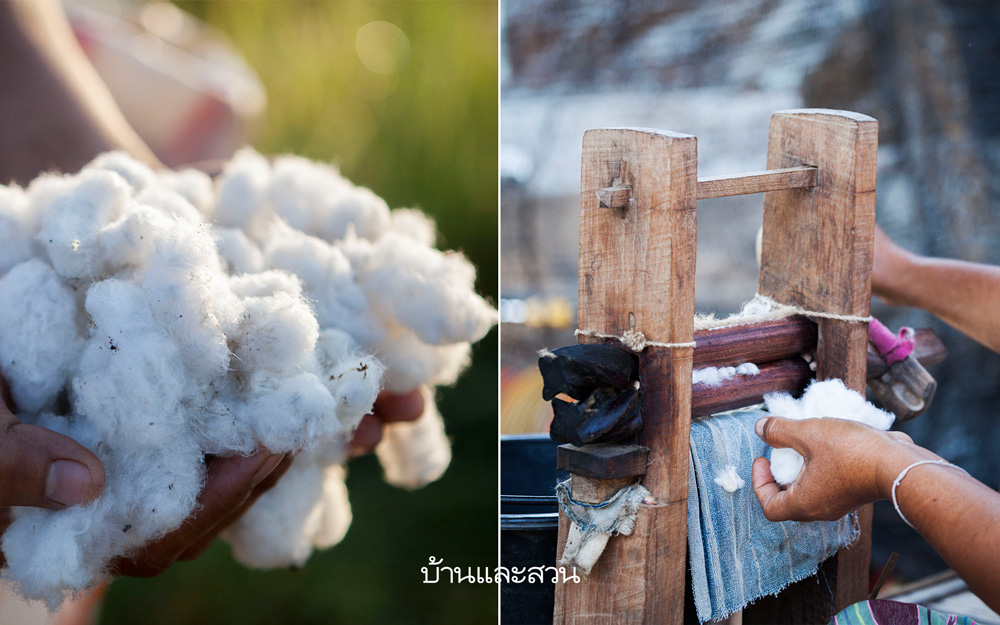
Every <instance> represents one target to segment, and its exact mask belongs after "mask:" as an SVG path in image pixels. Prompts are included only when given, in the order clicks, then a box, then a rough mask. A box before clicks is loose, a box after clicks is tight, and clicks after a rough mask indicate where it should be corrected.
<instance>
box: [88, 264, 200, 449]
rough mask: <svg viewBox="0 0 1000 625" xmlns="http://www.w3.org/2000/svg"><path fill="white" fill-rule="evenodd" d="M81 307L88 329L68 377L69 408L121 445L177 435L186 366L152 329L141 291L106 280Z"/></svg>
mask: <svg viewBox="0 0 1000 625" xmlns="http://www.w3.org/2000/svg"><path fill="white" fill-rule="evenodd" d="M86 308H87V312H88V314H89V315H90V318H91V319H92V320H93V324H94V327H93V328H92V329H91V336H90V339H88V340H87V342H86V346H85V347H84V350H83V355H82V357H81V359H80V364H79V371H80V372H81V373H80V374H79V375H77V377H76V378H74V380H73V398H72V400H73V408H74V411H75V412H76V413H77V414H80V415H83V416H86V417H87V418H88V420H89V421H90V422H91V423H92V424H93V425H94V426H95V427H96V428H97V430H98V431H99V432H100V433H101V435H102V436H103V437H105V438H106V439H108V440H113V441H118V442H119V444H121V445H124V444H125V443H126V442H127V443H128V444H132V445H151V446H155V445H157V444H166V443H168V442H169V441H176V440H178V439H179V438H181V437H183V436H184V427H183V424H184V415H183V411H182V408H181V400H182V399H183V398H184V397H185V391H186V387H187V384H186V383H187V377H188V375H187V370H186V369H185V366H184V363H183V362H182V359H181V355H180V352H179V350H178V348H177V345H176V344H175V343H173V342H172V341H170V340H169V339H168V338H167V337H166V336H164V335H163V334H162V333H161V332H156V331H155V327H156V326H155V325H154V322H153V317H152V311H150V309H149V305H148V303H147V302H146V300H145V298H144V297H143V293H142V289H141V288H140V287H137V286H135V285H133V284H130V283H127V282H124V281H121V280H116V279H107V280H104V281H102V282H99V283H97V284H95V285H94V286H93V287H91V289H90V291H89V292H88V294H87V300H86Z"/></svg>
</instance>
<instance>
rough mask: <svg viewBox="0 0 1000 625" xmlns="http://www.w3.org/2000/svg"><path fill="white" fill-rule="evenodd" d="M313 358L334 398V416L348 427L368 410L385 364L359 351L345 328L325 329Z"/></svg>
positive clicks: (372, 402) (359, 419)
mask: <svg viewBox="0 0 1000 625" xmlns="http://www.w3.org/2000/svg"><path fill="white" fill-rule="evenodd" d="M316 359H317V361H318V363H319V367H320V371H321V372H322V379H323V380H325V382H324V383H325V384H326V388H327V389H328V390H329V391H330V395H332V396H333V398H334V400H335V401H336V402H337V416H338V417H339V419H340V422H341V424H342V426H343V427H344V428H345V429H346V430H347V431H351V430H353V429H354V428H356V427H357V426H358V423H360V422H361V418H362V417H364V416H365V415H366V414H369V413H371V411H372V406H374V404H375V399H376V398H377V397H378V393H379V390H380V389H381V382H382V376H383V374H384V373H385V367H384V365H383V364H382V363H381V362H379V361H378V360H377V359H376V358H374V357H373V356H371V355H369V354H365V353H363V352H361V351H360V350H359V349H358V348H357V344H356V343H355V342H354V340H353V339H352V338H351V337H350V336H349V335H347V334H346V333H344V332H341V331H339V330H333V329H329V328H328V329H326V330H323V331H322V332H320V335H319V340H318V341H317V342H316Z"/></svg>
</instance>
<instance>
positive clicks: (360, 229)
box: [315, 183, 389, 241]
mask: <svg viewBox="0 0 1000 625" xmlns="http://www.w3.org/2000/svg"><path fill="white" fill-rule="evenodd" d="M343 191H344V192H343V193H340V194H337V195H334V196H332V197H331V198H329V199H328V202H329V205H328V206H327V207H325V210H324V211H323V213H321V214H320V217H319V220H318V221H317V223H316V229H315V232H316V234H317V235H318V236H320V237H323V238H324V239H326V240H327V241H338V240H340V239H343V238H345V237H347V236H349V234H350V233H351V231H353V232H354V233H355V234H356V235H357V236H359V237H363V238H365V239H376V238H378V237H379V235H380V234H381V233H382V232H383V231H384V230H385V229H386V228H387V227H388V226H389V207H388V206H387V205H386V203H385V200H383V199H382V198H380V197H379V196H377V195H375V194H374V193H372V192H371V191H370V190H369V189H366V188H364V187H355V186H353V185H350V184H349V183H348V185H347V186H346V187H344V188H343Z"/></svg>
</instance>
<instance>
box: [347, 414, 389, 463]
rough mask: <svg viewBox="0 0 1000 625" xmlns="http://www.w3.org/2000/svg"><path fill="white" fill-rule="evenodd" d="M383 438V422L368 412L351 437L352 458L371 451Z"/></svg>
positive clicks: (350, 452) (350, 453) (350, 455)
mask: <svg viewBox="0 0 1000 625" xmlns="http://www.w3.org/2000/svg"><path fill="white" fill-rule="evenodd" d="M381 440H382V422H381V421H379V420H378V419H377V418H375V416H374V415H370V414H366V415H365V416H364V418H363V419H361V423H359V424H358V429H356V430H354V437H353V438H352V439H351V446H350V449H349V451H348V456H349V457H350V458H357V457H358V456H364V455H365V454H369V453H371V451H372V450H373V449H375V446H376V445H378V444H379V441H381Z"/></svg>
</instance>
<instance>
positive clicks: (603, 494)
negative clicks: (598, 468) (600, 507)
mask: <svg viewBox="0 0 1000 625" xmlns="http://www.w3.org/2000/svg"><path fill="white" fill-rule="evenodd" d="M633 482H635V479H634V476H625V477H619V478H611V479H596V478H592V477H588V476H586V475H576V474H573V475H571V476H570V481H569V488H570V492H572V493H573V499H575V500H577V501H582V502H585V503H601V502H602V501H607V500H608V499H610V498H611V496H612V495H614V494H615V493H617V492H618V491H620V490H621V489H623V488H625V487H626V486H630V485H631V484H632V483H633Z"/></svg>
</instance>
